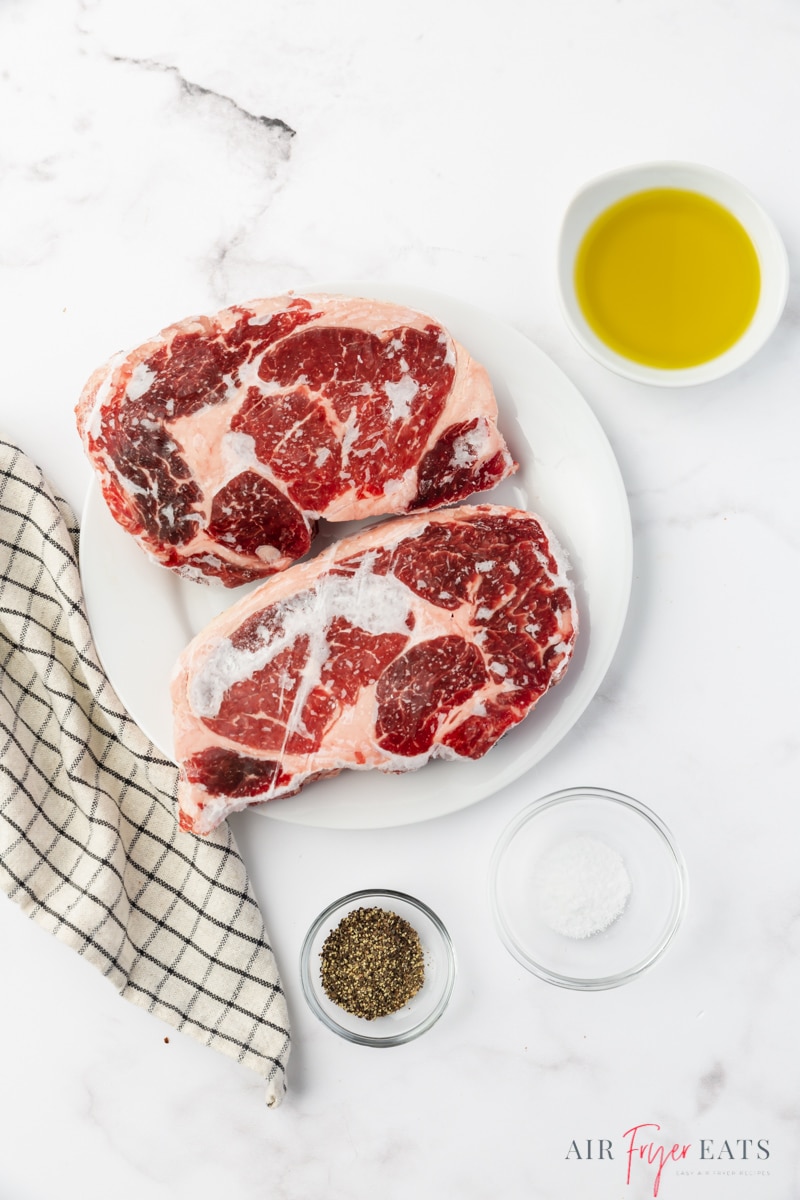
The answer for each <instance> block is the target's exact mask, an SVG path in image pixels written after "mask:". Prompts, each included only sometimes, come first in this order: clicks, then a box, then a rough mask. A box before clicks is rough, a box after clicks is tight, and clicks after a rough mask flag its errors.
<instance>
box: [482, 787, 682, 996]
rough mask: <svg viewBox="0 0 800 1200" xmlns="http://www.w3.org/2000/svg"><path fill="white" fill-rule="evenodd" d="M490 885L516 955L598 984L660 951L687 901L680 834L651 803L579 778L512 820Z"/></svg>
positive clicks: (543, 973) (549, 973) (529, 964)
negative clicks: (579, 783) (583, 784)
mask: <svg viewBox="0 0 800 1200" xmlns="http://www.w3.org/2000/svg"><path fill="white" fill-rule="evenodd" d="M579 868H580V870H581V872H582V875H577V874H575V872H576V871H577V870H578V869H579ZM559 872H560V873H559ZM592 888H593V889H594V891H593V892H592V891H591V889H592ZM489 891H490V903H491V907H492V913H493V916H494V921H495V925H496V927H497V930H498V933H499V934H500V937H501V939H502V941H503V943H504V945H505V946H506V948H507V949H508V950H509V951H510V953H511V954H512V955H513V956H514V958H515V959H516V960H517V961H518V962H520V963H521V964H522V965H523V966H524V967H526V968H527V970H529V971H531V972H532V973H533V974H534V975H537V976H538V977H539V978H540V979H544V980H546V981H547V982H548V983H552V984H556V985H557V986H560V987H565V988H573V989H577V990H579V991H599V990H601V989H604V988H613V987H618V986H619V985H620V984H623V983H628V982H629V981H630V980H632V979H635V978H636V977H637V976H639V975H641V974H642V972H643V971H646V970H647V969H648V968H650V967H652V966H653V964H654V963H656V962H657V961H658V960H659V959H660V958H661V957H662V955H663V954H664V952H665V951H666V949H667V947H668V946H669V945H670V944H671V943H672V940H673V938H674V937H675V934H676V932H677V930H678V928H679V926H680V923H681V921H682V919H683V916H684V913H685V911H686V904H687V898H688V880H687V874H686V867H685V864H684V861H683V857H682V855H681V853H680V850H679V849H678V846H677V844H676V842H675V839H674V837H673V835H672V834H671V832H670V831H669V829H668V828H667V827H666V825H665V824H664V822H663V821H662V820H661V819H660V818H659V817H658V816H656V814H655V813H654V812H652V811H651V810H650V809H649V808H647V807H646V805H644V804H642V803H641V802H640V801H638V800H634V799H632V798H631V797H629V796H623V795H621V794H620V793H619V792H612V791H608V790H606V789H604V788H592V787H579V788H569V789H567V790H565V791H561V792H555V793H553V794H552V795H549V796H545V797H543V798H542V799H540V800H536V801H534V802H533V803H532V804H530V805H528V806H527V807H526V808H524V809H523V810H522V811H521V812H520V813H518V814H517V816H516V817H515V818H514V819H513V820H512V821H511V822H510V824H509V825H508V826H507V827H506V829H505V830H504V832H503V834H502V835H501V837H500V839H499V841H498V843H497V846H496V847H495V850H494V853H493V856H492V860H491V865H490V871H489Z"/></svg>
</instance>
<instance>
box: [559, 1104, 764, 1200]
mask: <svg viewBox="0 0 800 1200" xmlns="http://www.w3.org/2000/svg"><path fill="white" fill-rule="evenodd" d="M566 1158H567V1160H568V1161H574V1162H578V1161H581V1162H585V1161H588V1160H590V1159H591V1160H592V1161H594V1162H606V1163H608V1162H621V1163H622V1165H623V1169H624V1171H625V1183H626V1184H628V1185H631V1184H633V1185H637V1184H640V1183H641V1182H642V1181H643V1180H647V1181H649V1182H650V1183H651V1184H652V1188H653V1197H654V1198H655V1200H657V1198H658V1195H659V1191H660V1188H661V1185H662V1182H663V1181H664V1180H665V1179H666V1178H667V1177H668V1174H669V1173H674V1174H675V1175H695V1176H709V1177H710V1176H720V1175H751V1176H753V1177H757V1176H759V1175H762V1176H764V1175H769V1170H768V1169H767V1168H766V1166H765V1164H766V1161H767V1159H768V1158H769V1139H768V1138H707V1137H704V1138H700V1139H699V1140H698V1141H696V1142H673V1141H671V1140H670V1139H669V1138H666V1137H664V1134H663V1132H662V1129H661V1126H660V1125H658V1124H656V1122H655V1121H645V1122H643V1123H642V1124H641V1125H632V1126H631V1128H630V1129H626V1130H625V1132H624V1133H623V1135H622V1137H621V1138H620V1139H618V1140H614V1139H612V1138H583V1139H578V1138H574V1139H573V1140H572V1142H570V1145H569V1149H568V1150H567V1153H566ZM662 1194H663V1193H662Z"/></svg>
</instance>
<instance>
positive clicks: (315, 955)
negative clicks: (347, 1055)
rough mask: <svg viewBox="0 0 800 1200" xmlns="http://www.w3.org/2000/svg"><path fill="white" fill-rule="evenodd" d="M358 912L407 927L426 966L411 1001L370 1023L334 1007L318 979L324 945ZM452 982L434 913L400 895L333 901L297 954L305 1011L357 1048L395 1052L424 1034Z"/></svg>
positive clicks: (449, 949)
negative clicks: (376, 913) (383, 915)
mask: <svg viewBox="0 0 800 1200" xmlns="http://www.w3.org/2000/svg"><path fill="white" fill-rule="evenodd" d="M357 908H383V909H385V910H388V911H390V912H393V913H396V914H397V916H398V917H402V918H403V919H404V920H406V921H408V923H409V925H411V926H412V927H413V928H414V929H415V930H416V932H417V934H418V936H419V940H420V943H421V945H422V952H423V955H424V963H425V981H424V983H423V985H422V987H421V988H420V990H419V991H418V992H417V994H416V996H412V997H411V999H410V1000H409V1001H408V1003H407V1004H405V1005H404V1006H403V1007H402V1008H400V1009H398V1011H397V1012H394V1013H389V1014H388V1015H387V1016H385V1017H376V1018H375V1019H374V1020H371V1021H368V1020H366V1019H365V1018H364V1017H357V1016H354V1015H353V1014H352V1013H349V1012H347V1011H346V1010H345V1009H343V1008H340V1007H339V1005H338V1004H334V1003H333V1001H332V1000H330V999H329V998H328V996H327V995H326V994H325V992H324V990H323V987H322V980H321V977H320V953H321V951H322V946H323V943H324V942H325V939H326V938H327V936H328V934H329V933H330V932H331V930H332V929H335V928H336V927H337V925H338V924H339V922H340V921H341V920H342V919H343V918H344V917H346V916H347V914H348V913H350V912H352V911H353V910H354V909H357ZM455 978H456V958H455V951H454V950H453V943H452V942H451V940H450V935H449V933H448V932H447V930H446V929H445V927H444V925H443V924H442V922H441V921H440V919H439V918H438V917H437V916H436V913H434V912H432V911H431V909H429V908H428V907H427V905H425V904H423V903H422V901H421V900H415V899H414V897H413V896H407V895H406V894H405V893H404V892H393V891H386V890H383V889H380V888H369V889H366V890H365V891H360V892H351V893H350V894H349V895H348V896H343V897H342V898H341V900H335V901H334V903H333V904H329V905H328V907H327V908H326V909H325V911H324V912H322V913H320V915H319V916H318V917H317V919H316V920H315V921H314V923H313V925H312V926H311V928H310V929H309V931H308V933H307V934H306V936H305V940H304V942H303V947H302V950H301V951H300V981H301V983H302V985H303V993H304V995H305V998H306V1000H307V1001H308V1005H309V1008H310V1009H311V1011H312V1012H313V1013H315V1014H316V1016H318V1017H319V1019H320V1021H322V1023H323V1024H324V1025H327V1026H328V1028H329V1029H332V1030H333V1031H334V1033H338V1034H339V1036H340V1037H343V1038H345V1040H346V1041H348V1042H356V1043H357V1044H358V1045H360V1046H400V1045H402V1044H403V1042H410V1041H412V1040H413V1039H414V1038H417V1037H419V1035H420V1034H421V1033H425V1031H426V1030H428V1029H430V1028H431V1026H432V1025H433V1024H435V1022H436V1021H438V1020H439V1017H440V1016H441V1015H442V1013H443V1012H444V1010H445V1009H446V1008H447V1003H448V1001H449V999H450V995H451V993H452V991H453V984H454V983H455Z"/></svg>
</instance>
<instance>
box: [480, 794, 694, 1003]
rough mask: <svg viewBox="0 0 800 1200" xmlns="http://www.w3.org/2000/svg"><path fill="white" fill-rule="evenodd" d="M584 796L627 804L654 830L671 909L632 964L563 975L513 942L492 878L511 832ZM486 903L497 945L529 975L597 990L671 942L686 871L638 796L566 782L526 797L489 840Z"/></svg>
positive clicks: (684, 896)
mask: <svg viewBox="0 0 800 1200" xmlns="http://www.w3.org/2000/svg"><path fill="white" fill-rule="evenodd" d="M577 799H589V800H593V799H594V800H603V801H610V802H612V803H615V804H618V805H619V806H620V807H621V808H623V809H627V810H629V811H631V812H633V813H635V814H636V815H637V816H639V817H641V818H642V819H644V820H645V821H646V822H647V823H648V824H649V825H650V826H651V827H652V828H653V829H654V830H655V832H656V833H657V834H658V835H659V838H660V841H661V844H662V846H663V848H664V849H665V850H666V851H667V854H668V858H669V861H670V863H671V865H672V868H673V876H674V879H675V884H676V903H675V911H674V913H673V916H672V920H671V922H670V925H669V927H668V929H667V931H666V932H665V934H664V935H663V937H662V938H661V939H660V940H659V941H658V942H657V943H656V944H655V946H654V947H653V949H652V950H651V951H650V953H649V954H647V955H646V956H645V957H644V958H643V959H640V960H639V961H638V962H636V963H634V965H633V966H632V967H630V968H628V969H626V970H624V971H616V972H614V973H613V974H610V975H598V976H594V977H591V976H590V977H587V978H581V977H577V976H574V975H564V974H561V973H560V972H558V971H553V970H550V968H548V967H546V966H544V965H543V964H542V963H539V962H537V961H536V960H535V959H534V958H533V957H532V955H530V954H529V953H528V952H527V951H526V950H524V949H523V947H522V946H520V945H519V944H518V942H517V941H516V939H515V938H513V937H512V936H511V934H510V932H509V930H508V929H507V928H506V923H505V921H504V919H503V916H502V914H501V911H500V905H499V902H498V899H497V880H498V873H499V870H500V866H501V863H502V860H503V856H504V854H505V852H506V850H507V849H508V847H509V846H510V844H511V842H512V841H513V839H514V837H515V836H516V834H517V833H518V832H519V830H520V829H521V828H522V827H523V826H524V825H527V824H529V823H530V822H531V821H532V820H534V819H535V818H536V817H537V816H538V815H539V814H540V813H542V812H546V811H548V810H549V809H552V808H556V807H558V806H559V805H561V804H566V803H568V802H569V801H571V800H577ZM488 885H489V903H490V907H491V911H492V918H493V920H494V925H495V929H496V930H497V933H498V934H499V936H500V940H501V941H502V942H503V945H504V946H505V947H506V949H507V950H508V951H509V953H510V954H511V955H512V957H513V958H515V959H516V960H517V962H518V963H520V965H521V966H523V967H525V969H526V970H528V971H530V972H531V973H532V974H533V975H536V976H538V978H539V979H543V980H544V981H545V982H547V983H552V984H555V985H556V986H557V987H563V988H569V989H571V990H573V991H583V992H595V991H603V990H607V989H610V988H614V987H619V986H620V985H622V984H624V983H629V982H630V981H631V980H633V979H636V978H638V977H639V976H640V975H642V974H643V973H644V972H645V971H647V970H649V968H650V967H652V966H653V965H654V964H655V963H656V962H658V960H659V959H660V958H661V957H662V956H663V955H664V953H665V951H666V950H667V948H668V947H669V946H670V944H671V943H672V941H673V939H674V937H675V935H676V934H677V932H678V930H679V928H680V926H681V924H682V923H683V919H684V917H685V915H686V910H687V906H688V901H689V876H688V871H687V868H686V862H685V860H684V857H683V854H682V852H681V850H680V848H679V846H678V843H677V841H676V840H675V836H674V834H673V833H672V831H671V830H670V829H669V827H668V826H667V825H666V823H665V822H664V821H663V820H662V819H661V817H659V816H658V814H657V813H655V812H653V810H652V809H651V808H649V807H648V806H647V805H646V804H643V803H642V801H641V800H636V799H635V798H634V797H633V796H628V795H625V794H624V793H623V792H617V791H613V790H612V789H610V788H602V787H592V786H584V787H571V788H563V789H561V790H559V791H557V792H550V793H548V794H547V795H546V796H540V797H539V798H538V799H536V800H531V801H530V802H529V803H528V804H526V805H525V806H524V807H523V808H522V809H521V810H520V811H519V812H518V813H516V814H515V816H514V817H512V819H511V820H510V821H509V822H508V824H507V825H506V826H505V828H504V829H503V831H502V833H501V834H500V837H499V838H498V840H497V842H496V843H495V846H494V849H493V851H492V856H491V859H490V862H489V877H488Z"/></svg>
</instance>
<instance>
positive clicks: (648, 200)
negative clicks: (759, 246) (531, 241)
mask: <svg viewBox="0 0 800 1200" xmlns="http://www.w3.org/2000/svg"><path fill="white" fill-rule="evenodd" d="M575 289H576V292H577V296H578V303H579V304H580V306H581V309H582V311H583V315H584V317H585V318H586V320H587V321H588V323H589V325H590V326H591V328H592V329H593V330H594V332H595V333H596V334H597V336H598V337H599V338H600V339H601V340H602V341H603V342H605V344H606V345H607V346H609V347H610V348H611V349H612V350H616V352H617V353H618V354H621V355H623V356H624V357H625V358H629V359H632V360H633V361H634V362H637V363H642V364H644V365H646V366H649V367H660V368H662V369H664V368H666V369H668V370H679V369H681V368H686V367H694V366H698V365H699V364H700V363H705V362H708V361H709V360H710V359H712V358H716V357H717V356H718V355H720V354H722V353H723V352H724V351H725V350H727V349H729V347H731V346H732V345H733V344H734V342H736V341H738V339H739V338H740V337H741V336H742V334H743V333H744V331H745V329H746V328H747V326H748V325H749V324H750V321H751V320H752V317H753V314H754V312H755V310H756V305H757V304H758V297H759V292H760V290H761V272H760V269H759V265H758V255H757V253H756V249H755V247H754V245H753V243H752V241H751V240H750V237H749V236H748V234H747V232H746V231H745V229H744V227H743V226H742V225H741V223H740V222H739V221H738V220H737V219H736V217H734V216H733V214H732V213H730V212H729V211H728V210H727V209H726V208H724V207H723V206H722V205H721V204H718V203H717V202H716V201H715V200H711V199H709V197H708V196H703V195H701V194H700V193H699V192H692V191H687V190H684V189H682V188H651V189H649V190H647V191H642V192H636V193H634V194H633V195H631V196H626V197H625V199H624V200H620V201H618V203H616V204H612V205H611V206H610V208H607V209H606V210H605V212H603V213H601V215H600V216H599V217H598V218H597V219H596V220H595V221H594V223H593V224H592V225H591V226H590V227H589V229H588V230H587V232H586V234H585V235H584V238H583V241H582V242H581V245H580V247H579V249H578V254H577V258H576V262H575Z"/></svg>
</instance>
